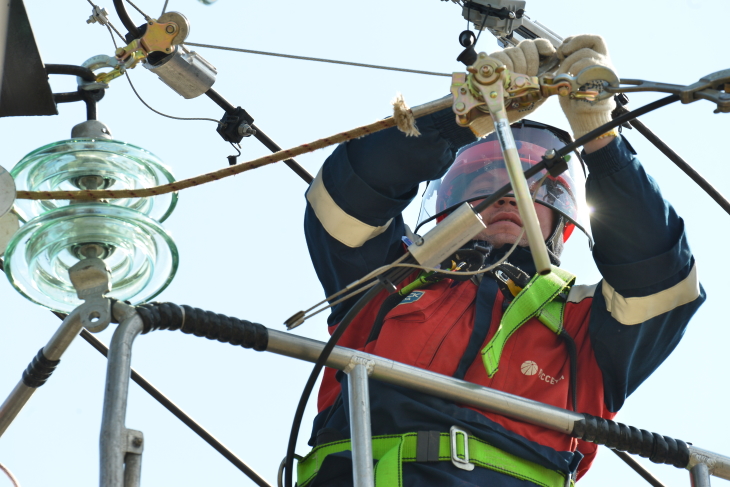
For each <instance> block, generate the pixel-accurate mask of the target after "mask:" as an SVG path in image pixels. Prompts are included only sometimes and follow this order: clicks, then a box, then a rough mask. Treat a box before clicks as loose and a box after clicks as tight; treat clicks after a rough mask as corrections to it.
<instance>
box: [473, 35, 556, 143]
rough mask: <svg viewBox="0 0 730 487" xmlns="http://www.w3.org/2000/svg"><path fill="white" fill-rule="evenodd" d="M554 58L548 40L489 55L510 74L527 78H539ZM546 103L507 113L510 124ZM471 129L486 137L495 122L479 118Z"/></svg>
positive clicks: (531, 41) (532, 42) (528, 43)
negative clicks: (543, 68) (539, 72)
mask: <svg viewBox="0 0 730 487" xmlns="http://www.w3.org/2000/svg"><path fill="white" fill-rule="evenodd" d="M554 56H555V48H554V47H553V45H552V44H550V41H548V40H546V39H529V40H524V41H522V42H520V43H519V44H517V46H515V47H508V48H507V49H505V50H503V51H497V52H493V53H492V54H490V55H489V57H491V58H494V59H498V60H500V61H502V63H504V65H505V67H506V68H507V69H508V70H509V72H510V73H520V74H526V75H527V76H537V73H538V71H539V70H540V67H542V66H543V65H545V64H546V63H549V62H551V61H552V59H553V57H554ZM544 101H545V100H544V99H543V100H540V101H537V102H535V103H534V104H532V105H531V106H530V107H528V108H527V109H522V110H509V111H508V112H507V118H508V119H509V123H514V122H516V121H518V120H521V119H523V118H525V117H526V116H527V115H529V114H530V113H532V112H534V111H535V110H537V108H538V107H539V106H540V105H542V104H543V103H544ZM469 128H471V130H472V132H474V135H476V136H477V137H484V136H486V135H488V134H490V133H492V132H494V122H493V120H492V117H490V116H486V117H479V118H478V119H476V120H475V121H474V122H473V123H472V124H471V125H470V126H469Z"/></svg>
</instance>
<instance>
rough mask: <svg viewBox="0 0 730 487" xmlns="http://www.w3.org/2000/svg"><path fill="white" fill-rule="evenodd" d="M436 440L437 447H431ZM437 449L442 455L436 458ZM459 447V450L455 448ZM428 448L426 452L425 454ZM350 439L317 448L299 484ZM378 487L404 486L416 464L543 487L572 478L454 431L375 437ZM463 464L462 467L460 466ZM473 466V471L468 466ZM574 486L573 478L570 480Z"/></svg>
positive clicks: (304, 463)
mask: <svg viewBox="0 0 730 487" xmlns="http://www.w3.org/2000/svg"><path fill="white" fill-rule="evenodd" d="M434 441H436V442H437V445H434V444H431V443H433V442H434ZM436 446H438V456H437V457H436V455H435V454H436V448H435V447H436ZM452 446H455V447H456V448H455V451H454V449H452ZM424 448H425V449H426V451H425V452H424V451H423V450H424ZM350 449H351V446H350V440H342V441H335V442H333V443H327V444H324V445H320V446H318V447H316V448H314V449H313V450H312V451H311V452H309V454H308V455H307V456H306V457H304V458H303V459H302V460H300V461H299V463H298V464H297V485H299V487H305V486H306V485H307V484H308V483H309V482H311V481H312V480H313V479H314V478H315V477H316V476H317V473H318V472H319V469H320V468H321V466H322V463H323V462H324V459H325V458H326V457H327V455H331V454H333V453H339V452H341V451H347V450H350ZM373 458H374V459H375V460H377V461H378V463H377V465H376V466H375V486H376V487H396V486H397V487H402V486H403V471H402V465H403V463H407V462H416V461H424V459H426V458H427V460H426V461H451V462H453V463H454V465H456V466H457V467H459V468H464V469H466V470H471V469H473V468H474V466H475V465H476V466H478V467H483V468H488V469H490V470H494V471H497V472H501V473H503V474H506V475H510V476H512V477H515V478H518V479H521V480H526V481H529V482H532V483H534V484H537V485H540V486H542V487H566V485H568V483H567V482H566V480H568V478H569V477H568V476H566V475H565V474H563V473H561V472H558V471H556V470H551V469H549V468H545V467H543V466H541V465H538V464H536V463H533V462H529V461H527V460H524V459H522V458H520V457H518V456H516V455H513V454H511V453H507V452H505V451H503V450H500V449H499V448H497V447H495V446H492V445H490V444H489V443H487V442H486V441H484V440H481V439H479V438H477V437H475V436H471V435H468V434H467V433H465V432H464V431H461V430H458V429H456V428H455V427H454V428H452V432H451V433H439V432H438V431H436V432H434V431H422V432H419V433H406V434H403V435H383V436H374V437H373ZM459 465H461V466H459ZM469 465H471V468H465V466H469ZM570 485H572V479H571V480H570Z"/></svg>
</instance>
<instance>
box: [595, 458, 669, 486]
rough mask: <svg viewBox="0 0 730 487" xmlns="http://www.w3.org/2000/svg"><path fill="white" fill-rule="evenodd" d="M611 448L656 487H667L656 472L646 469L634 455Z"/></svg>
mask: <svg viewBox="0 0 730 487" xmlns="http://www.w3.org/2000/svg"><path fill="white" fill-rule="evenodd" d="M609 449H610V450H611V451H612V452H614V453H615V454H616V455H617V456H618V457H619V458H620V459H621V460H623V461H624V463H626V465H628V466H629V467H631V468H632V469H634V471H635V472H636V473H638V474H639V475H641V476H642V477H643V478H644V480H646V481H647V482H649V483H650V484H651V485H653V486H654V487H667V486H666V485H664V484H663V483H662V481H661V480H659V479H658V478H656V477H655V476H654V474H652V473H651V472H650V471H648V470H647V469H645V468H644V466H643V465H642V464H640V463H639V462H637V461H636V460H634V457H632V456H631V455H629V454H628V453H626V452H622V451H618V450H614V449H613V448H609Z"/></svg>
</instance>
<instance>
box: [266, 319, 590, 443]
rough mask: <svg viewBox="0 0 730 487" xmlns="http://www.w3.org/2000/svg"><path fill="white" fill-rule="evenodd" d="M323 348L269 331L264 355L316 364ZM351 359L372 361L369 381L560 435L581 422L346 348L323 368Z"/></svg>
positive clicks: (565, 413)
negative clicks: (520, 422) (492, 413)
mask: <svg viewBox="0 0 730 487" xmlns="http://www.w3.org/2000/svg"><path fill="white" fill-rule="evenodd" d="M323 348H324V343H322V342H320V341H317V340H312V339H309V338H303V337H300V336H296V335H292V334H288V333H283V332H280V331H276V330H271V329H269V343H268V346H267V348H266V351H267V352H272V353H276V354H279V355H284V356H287V357H292V358H298V359H300V360H305V361H307V362H315V361H316V360H317V357H319V354H320V352H321V351H322V349H323ZM353 357H358V358H359V359H364V360H369V361H372V363H373V366H372V367H373V370H372V372H371V373H370V378H372V379H377V380H382V381H384V382H388V383H391V384H395V385H399V386H403V387H407V388H409V389H413V390H415V391H419V392H423V393H426V394H429V395H432V396H436V397H441V398H444V399H449V400H452V401H455V402H458V403H460V404H468V405H470V406H475V407H478V408H481V409H486V410H489V411H492V412H495V413H499V414H503V415H505V416H509V417H510V418H515V419H519V420H522V421H527V422H528V423H531V424H535V425H538V426H542V427H544V428H547V429H551V430H555V431H559V432H561V433H566V434H570V433H571V432H572V431H573V425H574V424H575V422H576V421H580V420H582V419H583V415H582V414H579V413H574V412H572V411H567V410H565V409H560V408H557V407H555V406H550V405H548V404H542V403H539V402H536V401H532V400H530V399H525V398H524V397H519V396H515V395H513V394H508V393H506V392H501V391H497V390H494V389H489V388H487V387H483V386H480V385H477V384H473V383H471V382H466V381H463V380H459V379H454V378H453V377H449V376H445V375H441V374H436V373H434V372H429V371H427V370H424V369H419V368H417V367H412V366H410V365H405V364H401V363H398V362H395V361H393V360H388V359H385V358H382V357H378V356H376V355H370V354H366V353H364V352H358V351H356V350H351V349H349V348H344V347H335V348H334V350H333V351H332V354H331V355H330V357H329V359H328V360H327V363H326V365H327V366H328V367H332V368H334V369H339V370H344V369H345V368H347V366H348V365H349V364H350V362H351V360H352V359H353Z"/></svg>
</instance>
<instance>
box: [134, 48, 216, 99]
mask: <svg viewBox="0 0 730 487" xmlns="http://www.w3.org/2000/svg"><path fill="white" fill-rule="evenodd" d="M145 67H146V68H147V69H149V70H150V71H152V72H153V73H155V74H156V75H157V76H158V77H159V78H160V79H161V80H162V82H163V83H165V84H166V85H167V86H169V87H170V88H172V89H173V90H174V91H175V93H177V94H178V95H180V96H182V97H183V98H186V99H191V98H196V97H198V96H200V95H202V94H203V93H205V92H206V91H208V90H209V89H210V87H211V86H213V84H214V83H215V77H216V75H217V74H218V71H216V69H215V67H214V66H213V65H212V64H210V63H209V62H208V61H206V60H205V59H203V57H202V56H200V55H199V54H198V53H196V52H195V51H187V50H186V49H185V48H184V47H182V46H175V49H174V50H173V52H172V53H171V54H170V55H168V56H165V57H164V58H163V59H162V60H161V61H159V62H158V63H156V64H152V63H150V62H148V63H146V64H145Z"/></svg>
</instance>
